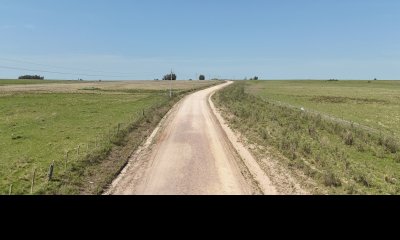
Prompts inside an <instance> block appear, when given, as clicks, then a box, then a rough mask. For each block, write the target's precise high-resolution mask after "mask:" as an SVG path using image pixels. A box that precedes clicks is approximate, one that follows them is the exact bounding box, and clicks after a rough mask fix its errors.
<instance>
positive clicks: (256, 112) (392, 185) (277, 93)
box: [214, 81, 400, 194]
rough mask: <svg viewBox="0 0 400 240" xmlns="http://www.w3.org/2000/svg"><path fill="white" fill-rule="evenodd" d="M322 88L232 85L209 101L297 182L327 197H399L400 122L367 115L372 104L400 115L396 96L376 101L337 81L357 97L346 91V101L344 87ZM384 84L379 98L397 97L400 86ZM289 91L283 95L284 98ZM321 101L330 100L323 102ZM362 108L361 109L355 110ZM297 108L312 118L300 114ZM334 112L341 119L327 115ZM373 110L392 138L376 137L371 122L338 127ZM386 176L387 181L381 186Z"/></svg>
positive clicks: (301, 84)
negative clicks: (309, 182) (307, 182)
mask: <svg viewBox="0 0 400 240" xmlns="http://www.w3.org/2000/svg"><path fill="white" fill-rule="evenodd" d="M325 83H326V82H325ZM322 84H323V82H322V81H321V82H317V81H316V82H313V83H311V82H307V81H305V82H290V83H288V82H286V81H282V82H272V83H271V82H269V81H268V82H256V83H255V82H237V83H235V84H233V85H231V86H229V87H227V88H226V89H224V90H223V91H221V92H219V93H217V94H216V95H215V96H214V101H215V102H216V104H217V105H218V106H219V107H221V108H222V109H223V110H224V111H225V112H226V118H227V119H228V120H229V123H230V124H231V126H232V127H234V128H236V129H238V130H239V131H240V132H241V133H242V134H243V135H244V136H246V138H247V139H248V140H249V141H250V143H251V144H256V145H259V146H262V147H263V148H264V149H268V154H271V153H272V154H274V155H275V156H276V158H278V159H281V161H282V163H283V164H284V165H286V166H287V169H288V170H289V171H291V172H292V173H293V174H294V175H296V171H299V170H300V171H301V172H303V173H304V174H305V175H306V176H309V177H311V178H312V179H313V180H314V181H315V182H316V183H317V184H319V188H321V189H324V191H327V192H328V193H332V194H397V193H398V190H399V189H400V184H399V183H398V182H397V181H394V180H393V179H399V178H400V164H399V162H400V160H399V144H398V143H399V140H398V138H397V133H399V128H398V127H399V126H398V121H397V125H395V124H394V123H393V124H392V125H390V124H389V123H390V122H392V121H394V120H393V119H389V118H386V116H385V115H384V114H382V113H381V111H380V109H382V108H373V109H365V108H368V107H370V106H371V105H370V104H373V105H378V106H380V107H383V109H382V111H383V112H385V111H386V108H385V107H388V108H389V107H390V108H391V109H392V110H394V108H397V107H398V105H397V104H395V103H393V102H392V101H393V100H394V98H395V96H396V95H395V94H393V95H391V96H387V95H382V96H380V95H379V94H378V93H376V92H375V91H372V90H371V91H370V90H369V89H365V88H362V87H361V86H364V84H368V83H367V82H365V83H364V82H350V83H346V82H344V81H341V82H340V84H344V85H346V84H348V85H350V86H351V87H356V88H357V89H359V90H358V91H357V93H358V94H357V95H354V90H353V91H349V92H352V95H351V96H352V97H350V96H343V94H344V93H345V92H346V91H347V89H346V87H343V88H342V87H337V86H335V87H334V88H332V87H327V88H322V87H321V85H322ZM333 84H336V83H333ZM379 84H385V82H379ZM387 84H388V86H390V87H389V88H387V89H380V91H393V93H394V91H395V89H396V88H397V89H399V90H400V86H397V85H396V84H399V83H398V82H391V83H387ZM357 85H359V86H358V87H357ZM289 86H291V87H289ZM309 86H311V87H309ZM317 86H318V88H317ZM370 86H371V85H370ZM286 87H287V92H283V90H282V89H283V88H284V89H285V91H286ZM372 87H374V86H372ZM381 87H382V86H381ZM310 88H311V89H310ZM361 88H362V91H360V89H361ZM289 89H290V90H289ZM374 90H375V89H374ZM397 91H398V90H397ZM266 92H267V93H268V94H266ZM397 93H398V92H397ZM285 94H286V95H285ZM368 94H371V95H372V96H369V95H368ZM325 95H327V97H324V98H322V97H320V96H325ZM338 95H339V96H338ZM316 98H318V99H319V100H318V101H317V100H316ZM325 99H326V103H325V102H324V101H325ZM360 104H364V106H363V107H362V108H360V106H359V105H360ZM320 105H322V106H320ZM336 105H339V106H336ZM353 105H354V107H355V106H357V110H354V108H353ZM373 105H372V106H373ZM297 106H299V107H297ZM300 106H306V107H307V109H312V110H310V111H303V110H301V109H300ZM314 106H317V107H316V108H314ZM328 106H329V107H328ZM336 109H338V110H339V111H338V112H339V113H341V114H337V115H336V116H335V115H332V113H334V112H335V111H337V110H336ZM372 110H374V111H376V112H375V113H374V114H371V115H372V116H376V115H377V116H379V117H380V118H379V120H378V122H381V123H384V124H385V125H387V126H394V127H393V128H392V129H391V131H390V132H389V131H384V130H383V129H382V127H379V128H377V129H374V127H376V125H375V124H374V123H373V122H370V124H368V125H367V126H360V125H359V123H357V122H355V121H351V122H350V121H344V120H342V117H343V116H345V117H347V119H351V120H354V119H358V118H361V116H365V114H367V113H370V112H371V111H372ZM342 111H343V113H342ZM364 111H365V112H364ZM344 112H345V113H346V114H344ZM327 113H330V114H329V115H327ZM396 114H398V112H391V114H390V115H389V116H392V117H393V118H394V119H396ZM360 115H361V116H360ZM368 117H369V118H370V117H371V116H368ZM282 154H283V155H284V157H283V158H282V157H281V156H282ZM388 169H390V170H391V175H390V178H388V177H386V178H385V176H386V175H387V170H388ZM292 170H293V171H292ZM298 177H302V176H298ZM385 179H386V180H385Z"/></svg>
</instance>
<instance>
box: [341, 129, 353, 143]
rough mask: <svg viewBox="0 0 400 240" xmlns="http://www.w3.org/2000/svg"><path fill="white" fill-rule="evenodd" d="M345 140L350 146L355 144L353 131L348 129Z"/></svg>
mask: <svg viewBox="0 0 400 240" xmlns="http://www.w3.org/2000/svg"><path fill="white" fill-rule="evenodd" d="M343 140H344V143H345V144H346V145H348V146H353V145H354V142H355V139H354V135H353V133H352V132H351V131H346V132H345V133H344V134H343Z"/></svg>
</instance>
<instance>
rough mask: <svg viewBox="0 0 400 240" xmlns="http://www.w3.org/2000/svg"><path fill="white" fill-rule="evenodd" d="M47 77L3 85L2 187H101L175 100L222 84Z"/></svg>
mask: <svg viewBox="0 0 400 240" xmlns="http://www.w3.org/2000/svg"><path fill="white" fill-rule="evenodd" d="M14 81H19V80H14ZM32 81H34V82H35V83H36V81H37V80H32ZM40 82H42V83H41V84H30V83H26V84H5V86H0V194H9V192H10V190H11V194H30V193H31V186H32V181H33V180H34V187H33V189H32V193H33V194H98V193H101V191H102V190H103V188H104V187H105V186H106V185H107V184H108V183H110V181H112V179H113V178H114V177H115V175H116V174H117V173H118V172H119V171H120V170H121V169H122V167H123V166H124V164H125V163H126V162H127V159H128V158H129V156H130V154H131V153H132V152H133V151H134V150H135V149H136V147H137V146H139V145H140V143H141V142H142V141H143V140H144V139H145V138H146V136H148V134H149V133H151V131H152V129H153V128H154V127H155V126H156V125H157V123H158V122H159V121H160V120H161V118H162V117H163V116H164V114H165V113H166V112H167V111H168V110H169V109H170V107H172V106H173V104H174V103H175V102H176V101H178V100H179V99H180V98H181V97H182V96H184V95H185V94H186V93H189V92H191V91H194V90H196V89H200V88H204V87H207V86H210V85H213V84H217V82H215V81H214V82H213V81H203V82H200V81H193V82H192V81H190V82H189V81H182V82H174V83H173V87H174V91H173V92H174V94H173V98H172V99H170V98H169V86H170V84H169V83H168V82H162V81H137V82H133V81H132V82H129V81H124V82H68V83H65V82H61V83H53V82H51V83H49V84H48V83H43V82H46V81H40ZM0 85H1V81H0ZM53 161H54V173H53V178H52V180H51V181H48V173H49V168H50V165H51V164H52V163H53ZM34 175H35V178H34V179H33V176H34Z"/></svg>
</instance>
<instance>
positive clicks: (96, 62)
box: [0, 0, 400, 79]
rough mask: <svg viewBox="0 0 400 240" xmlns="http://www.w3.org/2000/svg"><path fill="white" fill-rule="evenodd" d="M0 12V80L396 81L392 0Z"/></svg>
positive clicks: (50, 2)
mask: <svg viewBox="0 0 400 240" xmlns="http://www.w3.org/2000/svg"><path fill="white" fill-rule="evenodd" d="M0 12H1V14H0V33H1V34H0V78H7V77H16V76H18V75H20V74H25V73H26V74H32V73H38V74H41V75H45V76H46V78H58V79H77V78H83V79H155V78H161V77H162V75H163V74H165V73H167V72H168V71H170V69H171V68H173V69H174V71H175V72H176V73H177V74H178V77H179V78H180V79H188V78H195V77H196V74H200V73H201V74H206V75H207V77H220V78H238V79H239V78H244V77H252V76H254V75H257V76H259V77H261V78H265V79H308V78H312V79H327V78H340V79H371V78H375V77H376V78H379V79H400V14H399V13H400V1H398V0H201V1H194V0H168V1H166V0H85V1H82V0H57V1H54V0H35V1H33V0H1V4H0ZM10 68H18V69H10ZM20 69H24V70H20ZM25 69H26V70H25ZM28 69H29V70H43V71H50V72H61V73H62V74H56V73H40V72H37V71H33V72H32V71H28ZM71 73H73V74H71ZM89 75H95V76H89ZM97 75H99V76H97Z"/></svg>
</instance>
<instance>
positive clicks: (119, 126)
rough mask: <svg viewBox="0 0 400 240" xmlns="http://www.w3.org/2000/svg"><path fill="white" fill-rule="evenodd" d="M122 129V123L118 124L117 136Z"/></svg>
mask: <svg viewBox="0 0 400 240" xmlns="http://www.w3.org/2000/svg"><path fill="white" fill-rule="evenodd" d="M120 128H121V123H118V129H117V135H118V134H119V130H120Z"/></svg>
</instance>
